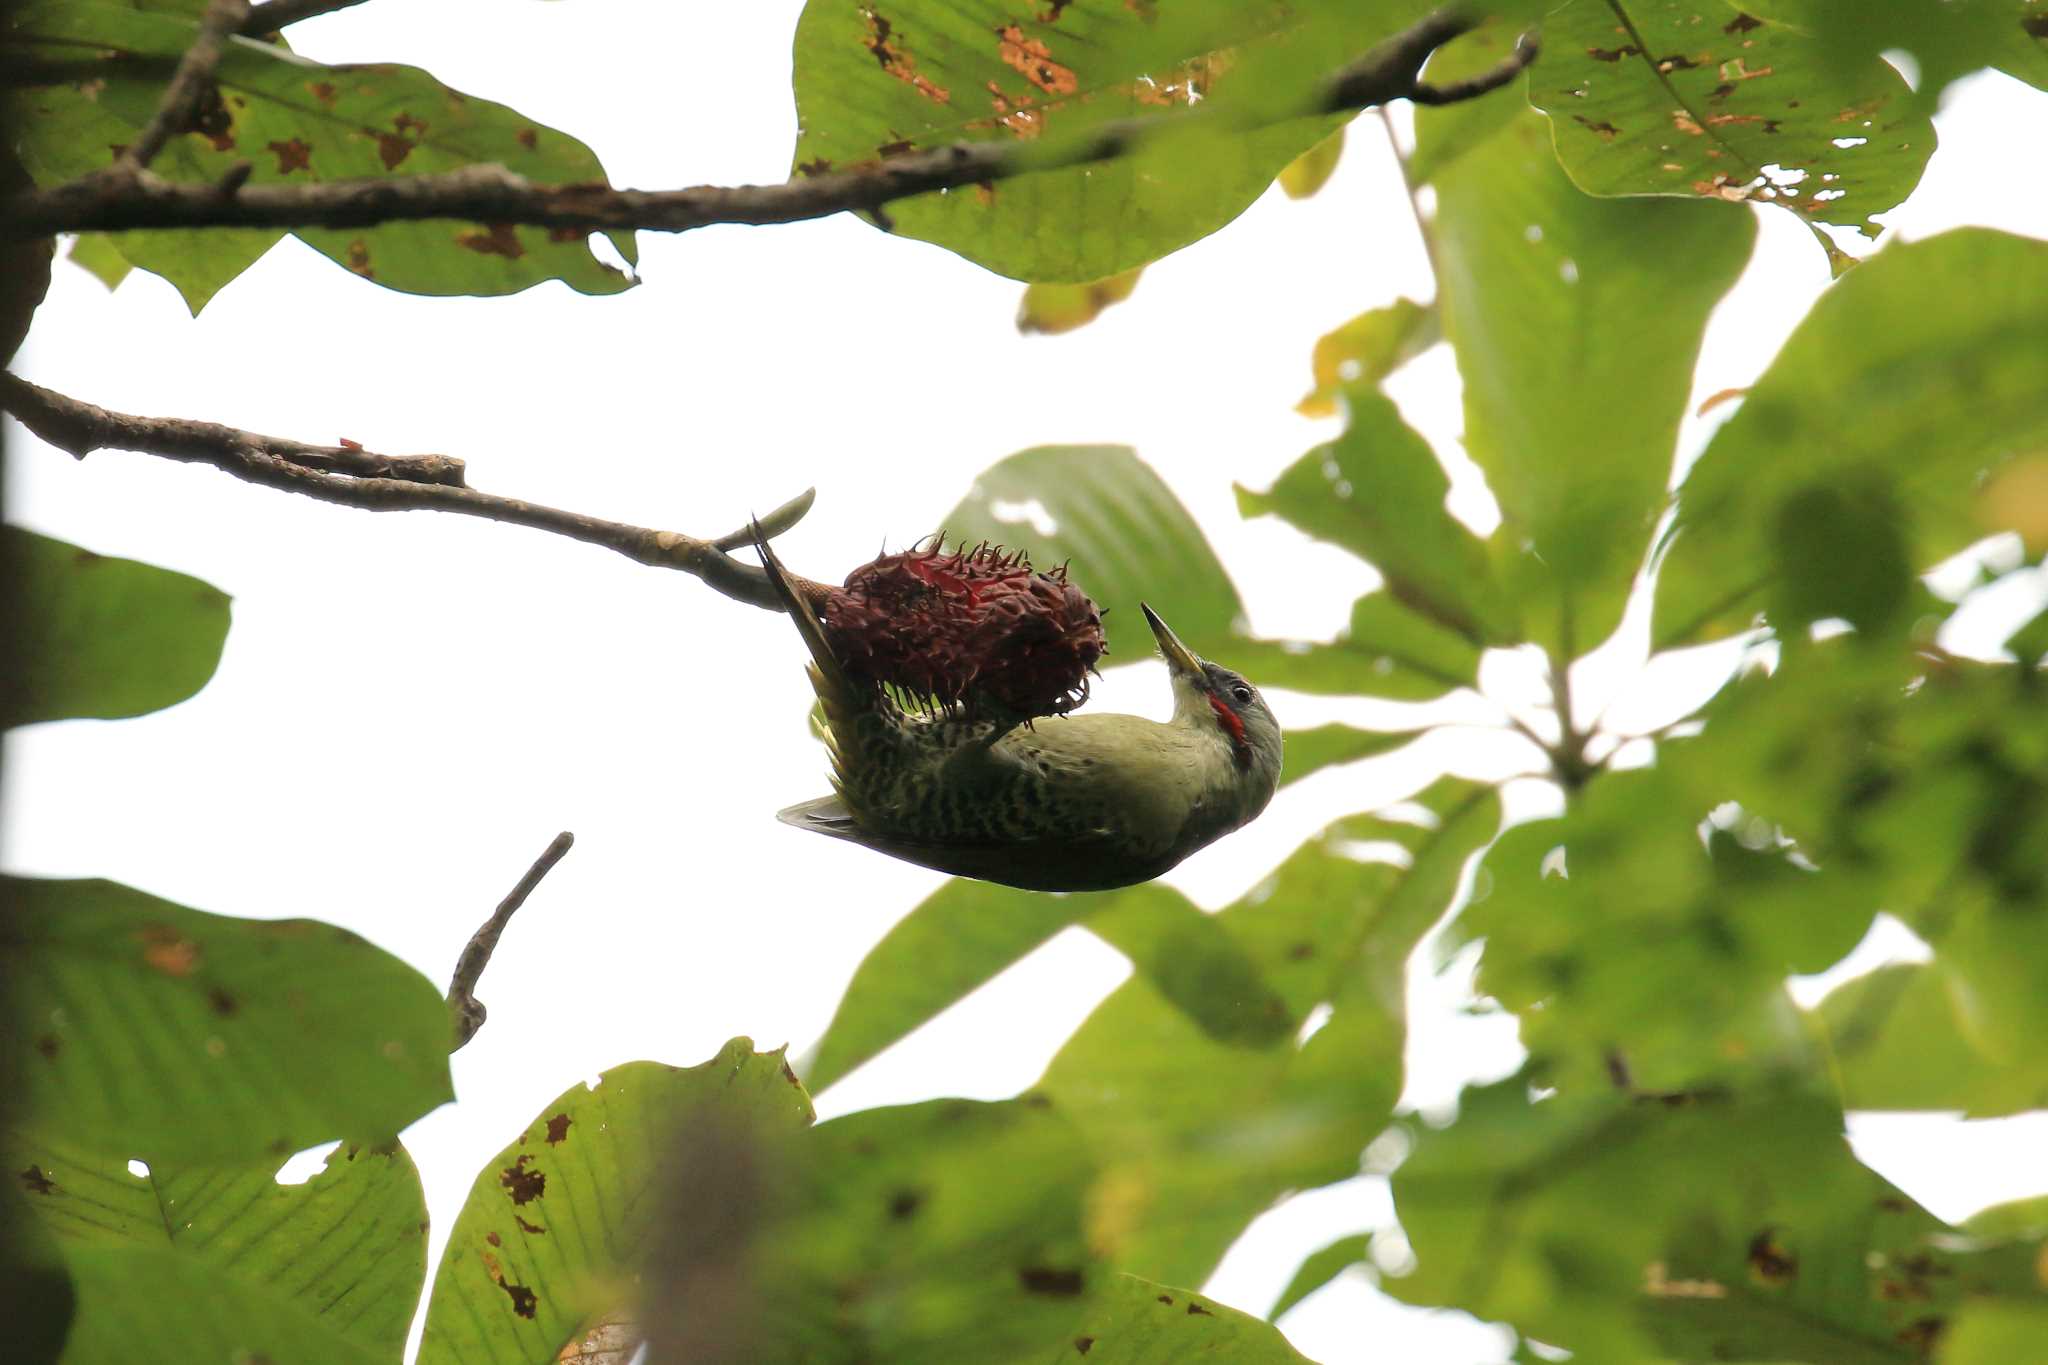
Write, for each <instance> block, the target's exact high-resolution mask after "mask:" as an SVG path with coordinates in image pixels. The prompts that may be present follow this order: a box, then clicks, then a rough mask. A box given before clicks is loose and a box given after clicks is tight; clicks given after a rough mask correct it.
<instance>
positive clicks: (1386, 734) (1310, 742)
mask: <svg viewBox="0 0 2048 1365" xmlns="http://www.w3.org/2000/svg"><path fill="white" fill-rule="evenodd" d="M1421 733H1422V732H1421V731H1419V730H1359V729H1355V728H1353V727H1352V726H1349V725H1335V724H1332V725H1318V726H1315V727H1314V728H1313V729H1308V730H1294V731H1290V732H1289V733H1288V736H1287V766H1286V768H1285V769H1284V770H1282V772H1281V774H1280V785H1281V786H1283V787H1285V786H1288V785H1290V784H1292V783H1295V782H1299V781H1301V779H1302V778H1304V777H1307V776H1309V775H1310V774H1312V773H1315V772H1319V771H1321V770H1322V769H1324V768H1327V767H1330V766H1331V765H1333V764H1340V763H1352V762H1356V761H1357V760H1359V759H1361V758H1371V757H1373V756H1374V755H1376V754H1383V753H1387V752H1388V751H1390V750H1393V749H1398V748H1400V747H1401V746H1402V745H1404V744H1406V743H1408V741H1410V740H1412V739H1414V738H1415V737H1416V736H1417V735H1418V734H1421Z"/></svg>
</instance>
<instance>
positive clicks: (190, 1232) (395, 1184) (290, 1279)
mask: <svg viewBox="0 0 2048 1365" xmlns="http://www.w3.org/2000/svg"><path fill="white" fill-rule="evenodd" d="M0 1148H4V1151H5V1156H6V1161H7V1169H8V1171H10V1172H12V1173H14V1175H15V1178H16V1179H17V1180H18V1181H19V1183H20V1186H21V1188H22V1190H23V1191H24V1193H25V1199H26V1202H27V1204H28V1207H29V1209H30V1210H31V1212H32V1213H33V1215H34V1216H35V1217H36V1218H37V1219H38V1220H39V1222H40V1223H41V1224H42V1226H43V1227H44V1228H45V1229H46V1230H47V1231H48V1232H49V1233H50V1234H51V1235H52V1236H53V1238H54V1239H55V1241H56V1243H57V1245H58V1247H59V1248H60V1250H61V1252H62V1254H63V1257H64V1259H65V1262H66V1264H67V1266H68V1267H69V1269H70V1271H71V1274H72V1279H73V1283H74V1284H75V1285H76V1286H77V1293H78V1300H79V1306H78V1314H77V1319H76V1322H75V1324H74V1326H73V1329H72V1336H71V1342H70V1348H69V1351H68V1352H67V1354H66V1355H65V1357H64V1358H65V1359H66V1360H75V1361H102V1360H105V1361H112V1360H147V1359H154V1358H158V1357H159V1356H160V1355H161V1353H162V1351H163V1349H164V1342H165V1341H166V1340H167V1338H166V1336H165V1333H166V1332H167V1331H175V1332H177V1333H178V1335H177V1336H176V1338H175V1340H176V1341H177V1342H178V1344H179V1347H178V1348H179V1350H180V1351H181V1352H199V1353H202V1354H207V1355H209V1356H210V1358H213V1359H219V1360H231V1359H236V1358H253V1357H255V1356H257V1355H267V1356H268V1357H269V1358H271V1359H274V1360H285V1359H293V1360H315V1361H337V1362H357V1361H361V1362H369V1361H373V1360H379V1359H383V1360H392V1359H396V1358H397V1357H398V1356H399V1354H400V1353H401V1352H402V1351H403V1350H404V1347H405V1336H406V1329H407V1328H408V1327H409V1326H410V1325H411V1322H412V1315H413V1309H414V1308H415V1307H416V1306H417V1304H418V1302H419V1294H420V1286H421V1283H422V1281H423V1280H424V1279H425V1276H426V1269H427V1208H426V1199H425V1196H424V1194H423V1193H422V1192H421V1189H420V1178H419V1172H418V1171H417V1170H416V1169H415V1168H414V1166H413V1163H412V1158H411V1157H409V1156H408V1155H407V1154H406V1152H405V1150H404V1149H403V1148H401V1147H399V1146H397V1145H396V1144H395V1143H394V1144H391V1145H389V1146H385V1147H376V1148H372V1147H361V1146H355V1145H349V1146H344V1147H343V1148H341V1149H339V1150H337V1151H335V1152H334V1153H333V1154H332V1155H330V1156H329V1157H328V1158H327V1164H326V1166H325V1168H324V1169H322V1170H321V1171H320V1172H319V1173H317V1174H315V1175H314V1176H313V1177H312V1178H311V1179H310V1180H307V1181H305V1182H303V1183H300V1184H293V1185H280V1184H279V1183H278V1182H277V1180H276V1173H277V1169H278V1166H279V1164H280V1159H279V1158H277V1157H269V1158H265V1159H262V1160H257V1161H251V1162H245V1163H237V1164H231V1165H214V1164H208V1165H186V1164H178V1163H171V1162H154V1163H152V1164H151V1165H150V1166H149V1168H148V1170H147V1172H146V1173H145V1174H135V1173H131V1170H130V1168H129V1163H128V1162H127V1160H126V1159H125V1158H123V1157H120V1156H118V1155H108V1154H106V1153H105V1152H103V1151H95V1150H92V1148H91V1147H90V1146H85V1145H80V1143H79V1141H78V1136H77V1135H76V1134H70V1135H67V1136H66V1137H65V1138H63V1139H59V1138H58V1137H56V1136H54V1135H44V1134H16V1135H13V1136H11V1137H9V1138H7V1139H5V1140H4V1141H0ZM145 1286H156V1287H162V1288H172V1287H175V1289H176V1290H177V1291H178V1292H179V1293H180V1294H181V1301H178V1302H169V1301H164V1300H159V1299H156V1298H153V1297H151V1296H149V1295H148V1293H147V1292H146V1289H145V1288H144V1287H145ZM173 1324H175V1325H173Z"/></svg>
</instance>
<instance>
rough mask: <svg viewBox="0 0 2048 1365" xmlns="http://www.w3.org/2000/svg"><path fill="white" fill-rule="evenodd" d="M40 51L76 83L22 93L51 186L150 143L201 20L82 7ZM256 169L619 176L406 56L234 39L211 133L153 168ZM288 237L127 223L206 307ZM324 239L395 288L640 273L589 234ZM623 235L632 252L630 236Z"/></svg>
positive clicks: (63, 9) (295, 180) (307, 177)
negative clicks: (393, 58)
mask: <svg viewBox="0 0 2048 1365" xmlns="http://www.w3.org/2000/svg"><path fill="white" fill-rule="evenodd" d="M16 23H17V25H18V33H17V41H18V42H19V43H20V45H21V47H22V49H23V50H24V51H27V52H30V53H32V54H33V55H34V56H35V57H37V58H39V59H42V60H45V61H48V62H50V63H53V64H58V65H61V66H62V67H63V74H64V75H65V76H66V77H67V79H65V80H62V81H58V82H55V83H51V84H44V85H37V86H26V87H23V88H21V89H19V90H17V91H15V92H14V93H13V95H12V99H13V101H14V109H15V112H16V113H17V114H18V115H20V116H21V121H22V126H23V127H24V128H25V130H27V131H26V132H25V135H24V137H23V139H22V148H21V155H22V160H23V162H24V164H26V165H27V166H28V168H29V170H30V172H31V174H33V175H34V177H35V179H36V181H37V182H38V183H39V184H44V185H48V184H52V183H57V182H59V181H62V180H66V179H70V178H73V177H76V176H78V175H82V174H86V173H89V172H91V171H94V170H98V169H101V168H103V167H104V166H106V165H107V164H108V162H109V161H110V160H111V158H112V155H113V150H112V149H113V148H115V147H119V146H123V145H126V144H127V143H128V142H131V141H133V139H134V137H135V135H136V133H137V132H138V131H139V129H140V128H141V126H142V125H143V123H145V122H146V121H147V120H148V118H149V115H150V112H151V110H152V109H153V108H154V106H155V103H156V101H157V99H158V97H159V94H160V92H161V89H162V86H163V82H164V81H165V80H166V79H168V75H169V71H170V67H171V64H172V63H174V62H175V61H176V60H177V58H178V56H179V55H180V54H182V53H183V52H184V51H185V49H186V48H187V47H189V46H190V44H191V41H192V36H193V33H194V31H195V30H194V25H193V23H192V22H191V21H190V20H188V19H185V18H182V17H178V16H174V15H169V14H162V13H149V12H143V11H140V10H134V9H128V8H125V7H121V6H117V5H111V4H99V3H91V0H67V3H63V4H57V3H46V4H42V5H37V6H33V7H30V8H28V9H26V10H25V11H23V12H22V13H21V14H19V16H18V17H17V19H16ZM243 162H246V163H248V165H249V166H250V167H251V171H250V179H251V181H252V182H256V183H263V182H270V183H278V184H304V183H315V182H323V181H329V180H344V179H354V178H359V177H372V178H382V177H388V176H401V175H420V174H425V173H428V172H437V171H450V170H455V169H457V168H459V167H462V166H469V165H476V164H484V163H493V162H495V163H499V164H502V165H504V166H506V167H507V168H509V169H511V170H512V171H514V172H516V173H518V174H520V175H523V176H526V177H527V178H528V179H530V180H534V181H538V182H541V183H565V182H602V181H603V180H604V178H605V174H604V168H603V166H602V165H601V164H600V163H599V162H598V160H597V157H596V156H595V154H593V153H592V152H591V151H590V149H589V148H587V147H585V146H584V145H583V144H582V143H580V142H578V141H577V140H576V139H574V138H572V137H569V136H567V135H566V134H563V133H560V132H557V131H555V130H554V129H552V128H547V127H545V126H542V125H540V124H536V123H534V122H533V121H531V120H529V119H526V118H524V117H523V116H521V115H520V114H519V113H518V112H517V111H516V110H513V109H509V108H507V107H505V106H503V105H499V104H494V103H492V102H490V101H488V100H481V99H476V98H474V97H472V96H469V95H465V94H463V93H461V92H460V91H456V90H451V89H449V88H448V87H447V86H444V85H442V84H441V83H440V82H438V81H436V80H435V79H434V78H433V77H432V76H430V75H428V74H427V73H426V72H424V71H421V70H418V69H417V68H414V67H407V66H396V65H389V64H377V65H353V66H332V67H330V66H322V65H320V64H318V63H315V62H309V61H307V60H305V59H304V58H301V57H298V56H296V55H294V54H293V53H291V52H289V51H287V50H285V49H283V48H281V47H276V46H272V45H269V44H265V43H260V42H255V41H251V40H247V39H239V38H237V39H231V40H230V41H229V43H228V47H227V51H226V53H225V55H224V56H223V58H222V60H221V64H220V67H219V72H218V78H217V80H216V82H215V84H214V86H212V87H210V88H209V89H208V91H207V92H206V94H205V96H204V98H203V99H202V100H201V103H200V109H199V114H198V116H197V117H196V119H195V122H194V127H193V128H192V129H191V130H190V131H187V132H184V133H181V134H177V135H174V136H173V137H172V139H171V141H170V144H169V146H167V147H166V148H165V150H164V153H163V154H162V155H161V156H160V157H159V158H158V159H157V161H156V162H155V163H154V165H153V169H155V170H156V171H157V172H158V173H159V174H162V175H166V176H169V177H171V178H173V179H179V180H197V179H207V180H217V179H219V178H220V177H221V176H222V175H224V174H225V173H226V172H227V171H228V170H229V168H230V167H233V166H235V165H237V164H239V163H243ZM280 235H281V234H279V233H276V232H269V231H245V230H223V229H207V230H206V231H204V232H203V233H201V232H185V233H146V234H145V233H121V234H117V235H116V237H115V241H116V243H117V245H118V246H119V248H120V251H121V254H122V255H123V256H125V257H127V258H128V260H129V261H130V263H131V264H134V265H138V266H141V267H143V268H144V269H150V270H157V271H158V272H159V273H162V274H165V275H166V276H167V277H168V278H170V279H172V281H173V282H174V283H177V284H178V285H179V286H180V288H181V289H183V290H184V291H185V293H186V298H187V301H188V302H189V303H190V304H191V305H192V306H193V307H194V309H195V311H196V309H197V308H198V307H199V306H200V305H202V304H203V303H204V302H205V300H206V299H207V298H208V297H210V296H211V294H212V292H213V291H214V290H216V289H218V288H219V287H220V286H221V285H223V284H225V283H226V282H227V281H228V280H230V279H232V278H233V277H234V276H235V275H236V274H238V273H239V272H240V271H241V270H242V269H243V268H245V267H246V266H247V265H248V264H249V263H250V262H252V261H253V260H255V258H256V257H257V256H259V255H261V254H262V253H263V251H265V250H267V249H268V247H269V246H270V244H271V243H272V242H274V241H275V240H276V239H277V237H278V236H280ZM298 235H299V236H300V237H302V238H303V239H304V240H305V241H306V242H307V243H308V244H310V245H311V246H313V247H314V249H316V250H318V251H320V252H322V253H324V254H325V255H327V256H329V257H331V258H332V259H333V260H335V261H337V262H338V263H340V264H341V265H342V266H344V267H345V268H347V269H349V270H351V271H353V272H355V273H356V274H358V275H361V276H363V277H364V278H366V279H371V280H375V281H376V282H377V283H379V284H383V285H386V286H389V287H391V288H394V289H402V290H405V291H407V292H410V293H422V294H507V293H513V292H516V291H518V290H521V289H525V288H528V287H529V286H531V285H534V284H538V283H540V282H541V281H543V280H549V279H559V280H562V281H563V282H564V283H566V284H568V285H569V286H570V287H571V288H574V289H577V290H579V291H581V292H583V293H588V294H610V293H617V292H618V291H620V290H622V289H625V288H627V287H629V286H630V285H631V283H632V281H631V280H630V279H629V278H628V277H627V276H626V275H625V274H623V273H621V272H620V271H619V270H617V269H616V268H614V267H612V266H610V265H607V264H605V263H604V262H602V261H600V260H599V259H598V258H597V257H596V256H595V255H593V254H592V252H591V249H590V247H589V245H588V242H587V241H586V237H585V234H581V233H566V234H564V233H551V232H550V231H548V230H547V229H545V228H532V227H513V226H511V225H509V224H497V223H481V224H479V223H450V222H438V221H437V222H425V223H391V224H387V225H385V226H382V227H378V228H373V229H360V230H358V229H348V230H337V229H306V230H303V231H301V232H300V233H299V234H298ZM613 242H614V244H615V245H616V246H617V247H618V249H619V251H620V252H621V253H622V254H623V255H624V256H625V257H626V259H627V260H629V261H630V260H632V259H633V242H632V236H631V234H630V233H621V234H614V236H613Z"/></svg>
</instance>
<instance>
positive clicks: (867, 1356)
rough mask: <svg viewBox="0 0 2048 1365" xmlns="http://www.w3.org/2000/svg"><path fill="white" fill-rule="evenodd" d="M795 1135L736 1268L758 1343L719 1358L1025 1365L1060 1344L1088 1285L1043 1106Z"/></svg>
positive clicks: (938, 1112) (1087, 1177)
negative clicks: (746, 1288) (774, 1200)
mask: <svg viewBox="0 0 2048 1365" xmlns="http://www.w3.org/2000/svg"><path fill="white" fill-rule="evenodd" d="M804 1136H805V1138H806V1139H807V1140H806V1141H803V1142H801V1143H798V1144H796V1146H795V1148H794V1152H793V1156H794V1167H793V1171H792V1173H791V1174H790V1175H789V1176H787V1177H785V1179H786V1181H787V1183H788V1185H789V1187H790V1188H789V1190H788V1193H787V1197H786V1198H785V1199H784V1200H783V1201H782V1202H781V1203H780V1205H779V1206H778V1208H777V1209H776V1211H775V1212H774V1213H771V1214H770V1215H769V1217H768V1219H767V1221H766V1223H765V1225H764V1226H763V1227H762V1228H761V1229H760V1231H759V1233H758V1235H757V1236H756V1238H755V1239H754V1242H753V1246H752V1248H751V1254H750V1255H749V1256H748V1258H747V1268H748V1271H749V1273H750V1279H751V1280H752V1282H753V1286H754V1294H755V1295H756V1296H757V1298H756V1300H755V1302H753V1303H751V1304H749V1305H748V1311H747V1312H746V1314H745V1317H744V1321H746V1322H747V1323H749V1324H750V1325H756V1326H755V1330H756V1331H758V1333H759V1337H758V1338H757V1339H756V1340H755V1341H753V1342H752V1343H750V1346H751V1349H750V1350H747V1351H744V1352H741V1353H739V1354H737V1355H735V1356H731V1357H727V1358H731V1359H751V1360H802V1361H813V1362H820V1365H829V1363H830V1362H840V1361H844V1362H854V1361H882V1360H886V1361H892V1362H903V1363H904V1365H912V1363H913V1362H934V1363H935V1365H945V1363H949V1362H956V1361H964V1360H976V1361H981V1360H986V1361H991V1362H1003V1361H1011V1360H1019V1361H1033V1362H1036V1361H1041V1360H1043V1359H1044V1358H1045V1355H1046V1353H1047V1349H1048V1347H1049V1346H1050V1345H1051V1344H1052V1343H1054V1342H1059V1341H1064V1340H1067V1339H1070V1338H1071V1337H1072V1336H1073V1335H1074V1333H1075V1331H1076V1329H1077V1327H1078V1325H1079V1321H1080V1317H1081V1314H1082V1313H1084V1312H1085V1311H1087V1309H1088V1308H1089V1305H1090V1303H1091V1300H1092V1299H1093V1297H1094V1295H1095V1294H1096V1292H1097V1290H1098V1288H1099V1286H1100V1284H1101V1281H1102V1279H1103V1278H1104V1277H1103V1275H1102V1271H1101V1268H1100V1266H1099V1264H1098V1262H1097V1259H1096V1257H1095V1256H1094V1254H1093V1253H1092V1252H1091V1251H1090V1250H1089V1248H1088V1241H1089V1239H1088V1235H1087V1232H1086V1214H1087V1202H1088V1197H1089V1193H1090V1190H1091V1188H1092V1186H1093V1185H1094V1181H1095V1169H1094V1164H1093V1162H1092V1160H1091V1158H1090V1156H1089V1153H1088V1149H1087V1147H1086V1145H1085V1144H1084V1143H1083V1142H1082V1141H1081V1138H1080V1136H1079V1135H1078V1134H1077V1133H1076V1132H1075V1130H1074V1126H1073V1124H1072V1123H1070V1122H1069V1121H1068V1120H1067V1119H1066V1118H1065V1117H1064V1116H1063V1115H1061V1114H1060V1112H1059V1111H1058V1108H1057V1106H1052V1107H1048V1106H1047V1105H1046V1104H1045V1103H1044V1101H1043V1099H1042V1098H1027V1099H1024V1100H1011V1101H1005V1102H1002V1103H995V1104H987V1103H978V1102H975V1101H972V1100H957V1099H954V1100H933V1101H931V1102H929V1103H926V1104H914V1105H904V1106H901V1107H897V1108H888V1109H870V1110H865V1111H863V1112H861V1113H857V1114H849V1115H847V1116H846V1117H845V1118H840V1119H834V1120H832V1121H831V1122H829V1123H822V1124H819V1125H818V1127H817V1128H816V1129H815V1130H814V1131H812V1132H810V1133H808V1134H805V1135H804ZM695 1358H699V1359H701V1358H703V1357H695Z"/></svg>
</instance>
